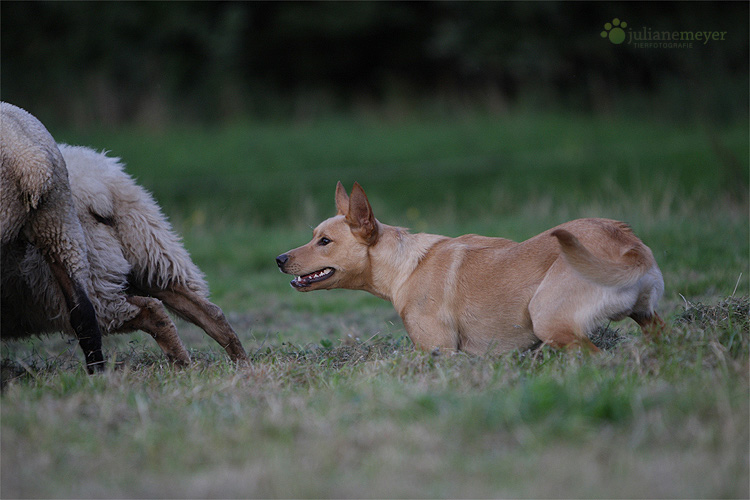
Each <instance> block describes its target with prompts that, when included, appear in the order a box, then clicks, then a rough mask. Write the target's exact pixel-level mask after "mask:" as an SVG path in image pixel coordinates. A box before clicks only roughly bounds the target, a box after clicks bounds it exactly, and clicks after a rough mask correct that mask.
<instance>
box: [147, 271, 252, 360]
mask: <svg viewBox="0 0 750 500" xmlns="http://www.w3.org/2000/svg"><path fill="white" fill-rule="evenodd" d="M150 293H151V294H152V295H153V296H154V297H158V298H159V299H160V300H161V301H162V302H164V305H166V306H167V307H168V308H170V309H171V310H173V311H174V312H175V313H177V314H178V315H179V316H180V317H182V318H184V319H186V320H188V321H190V322H191V323H193V324H196V325H198V326H199V327H201V328H202V329H203V330H204V331H205V332H206V333H207V334H208V335H209V336H210V337H211V338H213V339H214V340H215V341H216V342H218V343H219V345H221V346H222V347H223V348H224V349H225V350H226V351H227V354H229V358H230V359H231V360H232V361H234V362H237V363H239V362H247V360H248V359H247V353H246V352H245V349H244V348H243V347H242V343H240V339H239V338H237V334H236V333H235V332H234V329H233V328H232V326H231V325H230V324H229V322H228V321H227V320H226V318H225V317H224V313H223V312H222V310H221V308H220V307H219V306H217V305H215V304H213V303H211V302H210V301H208V300H207V299H205V298H203V297H201V296H200V295H198V294H196V293H195V292H193V291H192V290H190V289H188V288H187V287H185V286H182V285H175V286H173V287H172V288H171V289H169V290H150Z"/></svg>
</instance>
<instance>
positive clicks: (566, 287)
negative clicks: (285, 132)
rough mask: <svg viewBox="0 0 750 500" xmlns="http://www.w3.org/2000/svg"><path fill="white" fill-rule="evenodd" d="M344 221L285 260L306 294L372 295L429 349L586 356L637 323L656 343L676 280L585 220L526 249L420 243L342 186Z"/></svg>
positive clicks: (612, 228)
mask: <svg viewBox="0 0 750 500" xmlns="http://www.w3.org/2000/svg"><path fill="white" fill-rule="evenodd" d="M336 207H337V209H338V214H337V215H336V216H335V217H331V218H330V219H327V220H325V221H323V222H322V223H321V224H320V225H319V226H318V227H316V228H315V230H314V231H313V239H312V241H311V242H310V243H308V244H307V245H304V246H301V247H299V248H296V249H294V250H291V251H289V252H287V253H285V254H282V255H280V256H279V257H277V258H276V263H277V264H278V266H279V268H280V269H281V271H282V272H284V273H287V274H294V275H297V277H296V278H295V279H294V280H292V282H291V285H292V287H294V288H295V289H297V290H300V291H311V290H322V289H333V288H347V289H353V290H366V291H368V292H370V293H372V294H374V295H376V296H378V297H382V298H384V299H386V300H389V301H391V302H392V303H393V305H394V307H395V308H396V310H397V311H398V313H399V314H400V315H401V318H402V319H403V321H404V325H405V326H406V330H407V332H408V333H409V337H411V340H412V341H413V342H414V344H415V345H416V346H418V347H420V348H422V349H425V350H431V349H434V348H440V349H447V350H463V351H466V352H469V353H473V354H484V353H488V352H502V351H508V350H512V349H525V348H528V347H531V346H533V345H534V344H535V343H537V342H538V341H539V340H541V341H542V342H544V343H546V344H549V345H552V346H554V347H564V346H571V345H577V346H585V347H588V348H590V349H591V350H594V351H598V349H597V348H596V346H594V344H593V343H591V341H590V340H589V339H588V337H587V334H588V333H589V332H591V330H592V329H593V328H595V327H596V326H598V325H599V324H601V323H602V322H604V321H606V320H619V319H623V318H625V317H628V316H629V317H631V318H633V319H634V320H635V321H636V322H637V323H638V324H639V325H640V326H641V328H642V329H643V331H644V332H645V333H650V334H657V333H658V332H659V330H660V329H661V327H662V325H663V323H662V321H661V319H660V318H659V316H658V315H657V314H656V313H655V312H654V308H655V306H656V304H657V302H658V301H659V298H660V297H661V295H662V293H663V291H664V281H663V279H662V275H661V272H660V271H659V268H658V266H657V265H656V261H655V260H654V256H653V254H652V253H651V250H650V249H649V248H648V247H647V246H646V245H644V244H643V243H642V242H641V241H640V240H639V239H638V238H637V237H636V236H635V235H634V234H633V232H632V231H631V230H630V228H629V227H628V226H627V225H626V224H624V223H622V222H617V221H613V220H608V219H579V220H574V221H570V222H566V223H564V224H561V225H559V226H557V227H556V228H553V229H550V230H547V231H545V232H543V233H541V234H539V235H537V236H534V237H533V238H531V239H528V240H526V241H524V242H523V243H516V242H513V241H510V240H506V239H503V238H489V237H485V236H478V235H475V234H467V235H464V236H460V237H458V238H449V237H446V236H439V235H433V234H410V233H409V232H408V230H406V229H404V228H400V227H394V226H388V225H386V224H383V223H381V222H380V221H378V220H377V219H376V218H375V216H374V215H373V212H372V208H371V207H370V203H369V201H368V200H367V195H365V192H364V190H363V189H362V187H361V186H360V185H359V184H357V183H355V184H354V188H353V190H352V194H351V198H350V197H349V196H348V195H347V194H346V190H345V189H344V187H343V186H342V185H341V183H340V182H339V183H338V185H337V186H336Z"/></svg>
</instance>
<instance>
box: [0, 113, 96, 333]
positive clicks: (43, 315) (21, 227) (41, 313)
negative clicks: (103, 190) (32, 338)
mask: <svg viewBox="0 0 750 500" xmlns="http://www.w3.org/2000/svg"><path fill="white" fill-rule="evenodd" d="M0 117H1V120H0V162H1V165H2V168H0V198H1V200H0V221H2V228H1V229H2V230H1V231H0V232H1V233H2V238H0V240H1V243H2V296H3V326H4V327H5V326H8V325H11V326H13V328H7V329H6V328H3V334H4V335H10V336H19V335H20V336H23V335H25V334H27V333H28V332H29V331H31V332H36V331H37V330H38V329H39V328H40V327H41V326H44V324H46V323H48V320H47V318H49V317H50V314H52V316H53V317H54V320H55V321H56V322H57V324H58V325H60V326H61V327H60V328H58V329H60V330H65V331H67V332H69V333H71V334H72V333H73V329H72V327H71V325H70V323H69V321H68V316H69V311H68V309H67V307H66V305H65V300H64V298H63V296H62V295H61V292H60V289H59V287H58V286H57V285H55V284H54V283H55V281H56V280H55V279H54V278H53V276H52V272H51V271H50V269H49V266H48V265H47V263H46V262H45V259H44V255H45V254H47V255H49V257H50V258H52V259H54V260H56V261H57V262H59V263H60V264H61V265H62V266H63V267H64V269H65V272H66V273H67V275H68V277H69V278H70V279H72V280H73V281H74V282H75V283H76V285H77V286H80V287H82V288H87V283H88V282H89V274H90V273H89V265H88V259H87V257H86V255H87V249H86V244H85V239H84V235H83V231H82V228H81V225H80V223H79V221H78V218H77V216H76V210H75V207H74V205H73V201H72V197H71V191H70V186H69V184H68V174H67V170H66V168H65V162H64V160H63V158H62V155H61V153H60V151H59V149H58V148H57V144H56V143H55V140H54V139H53V138H52V136H51V135H50V133H49V132H48V131H47V129H45V128H44V125H42V124H41V123H40V122H39V120H37V119H36V118H34V117H33V116H32V115H31V114H29V113H28V112H26V111H24V110H22V109H21V108H18V107H16V106H13V105H11V104H8V103H0ZM31 254H33V258H32V259H28V258H27V257H29V256H30V255H31ZM25 275H28V276H25ZM26 278H29V279H28V280H27V279H26ZM40 285H43V286H40ZM83 292H84V293H86V292H87V290H83ZM32 296H33V301H34V302H35V303H36V304H37V306H38V308H37V309H34V308H33V307H29V308H28V309H26V308H25V306H26V305H29V306H30V305H31V301H32ZM14 304H15V305H17V306H24V307H14ZM6 305H9V307H6ZM45 305H48V306H51V309H50V308H45V307H44V306H45ZM19 311H23V312H24V314H23V315H21V313H20V312H19ZM11 316H13V319H10V318H11ZM37 323H39V324H37Z"/></svg>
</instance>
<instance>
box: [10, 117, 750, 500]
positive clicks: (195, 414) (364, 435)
mask: <svg viewBox="0 0 750 500" xmlns="http://www.w3.org/2000/svg"><path fill="white" fill-rule="evenodd" d="M52 132H53V134H55V135H56V137H58V138H59V139H60V140H63V141H66V142H70V143H74V144H85V145H89V146H92V147H95V148H99V149H107V150H109V151H111V152H112V154H113V155H116V156H121V157H122V158H123V160H124V161H125V162H126V163H127V164H128V170H129V171H130V172H131V173H132V174H133V175H135V176H136V177H137V178H138V179H139V181H140V182H141V183H142V184H143V185H145V186H146V187H148V188H149V189H150V190H151V191H152V192H153V193H154V194H155V196H156V198H157V199H158V200H159V201H160V203H161V204H162V205H163V207H164V211H165V212H166V213H167V214H168V215H169V216H170V219H171V220H172V222H173V223H174V225H175V227H176V229H177V230H178V231H179V232H180V233H181V234H182V235H183V237H184V240H185V245H186V247H187V248H188V249H189V250H190V252H191V254H192V256H193V257H194V259H195V261H196V263H197V264H198V265H199V266H200V267H201V268H202V269H203V270H204V271H205V272H206V275H207V277H208V280H209V283H210V285H211V289H212V294H213V298H214V301H215V302H216V303H217V304H219V305H220V306H221V307H222V308H223V309H224V310H225V312H226V313H227V315H228V317H229V320H230V322H232V323H233V325H234V327H235V329H236V330H237V333H238V335H239V336H240V338H241V340H242V341H243V344H244V345H245V348H246V349H247V351H248V353H250V354H251V356H252V360H253V361H252V364H251V366H249V367H240V368H238V367H235V366H233V365H231V364H230V363H229V362H228V361H227V360H226V358H225V356H224V354H223V351H222V350H221V349H220V348H219V347H218V346H217V345H215V344H214V343H213V342H212V341H211V340H210V339H209V338H208V337H207V336H205V335H204V334H203V333H202V332H201V331H200V330H198V329H197V328H195V327H193V326H192V325H188V324H185V323H182V322H179V323H178V328H179V329H180V333H181V336H182V338H183V340H184V342H185V344H186V345H187V346H188V348H190V350H191V355H192V356H193V359H194V360H195V363H194V365H193V366H191V367H190V368H187V369H182V370H177V369H173V368H171V367H170V366H168V365H167V364H166V363H165V361H164V359H163V357H162V356H161V354H160V352H159V351H158V348H157V347H156V345H155V343H154V342H153V341H152V340H151V339H150V338H149V337H148V336H147V335H145V334H141V333H135V334H132V335H124V336H116V337H108V338H106V339H105V348H106V351H107V355H108V357H109V359H110V362H111V366H110V369H109V370H108V371H107V372H106V373H105V374H103V375H97V376H91V377H90V376H87V375H86V374H85V371H84V370H83V368H82V367H81V359H82V356H81V354H80V353H79V349H78V347H77V345H76V344H75V342H71V341H70V340H68V339H63V338H61V337H59V336H56V335H54V336H50V337H47V338H42V339H32V340H29V341H25V342H15V343H4V344H3V346H2V358H3V361H2V368H3V373H2V377H3V383H2V395H1V396H0V403H1V407H0V412H1V413H0V416H1V418H2V420H1V425H2V428H1V431H2V433H1V436H0V437H1V439H2V456H1V459H2V462H1V465H2V469H1V472H2V477H1V482H0V497H2V498H13V497H75V498H86V497H174V498H180V497H220V498H222V497H223V498H231V497H450V498H455V497H536V498H539V497H652V498H653V497H737V498H747V497H748V496H750V491H749V490H748V489H749V488H748V482H749V481H750V478H749V477H748V467H749V464H748V446H749V444H750V433H749V430H748V422H749V420H750V411H749V405H750V400H749V392H750V384H749V380H748V369H749V368H750V366H749V357H750V355H749V346H750V332H749V329H750V325H749V322H748V295H749V290H748V283H749V280H748V277H749V273H748V255H749V253H750V248H749V239H750V236H749V234H748V232H749V231H748V192H747V191H748V156H749V155H748V139H747V138H748V125H747V123H741V124H729V125H722V126H717V125H708V124H706V123H695V124H693V123H680V124H675V123H654V122H643V121H637V120H633V119H612V118H609V119H605V118H591V117H582V116H566V115H555V114H550V115H543V116H539V115H527V114H522V115H517V116H508V117H500V118H498V117H478V116H467V117H463V118H460V119H457V120H453V121H442V120H429V119H423V120H414V121H400V122H381V121H376V120H373V121H368V120H355V119H345V118H337V119H331V120H327V121H321V122H316V123H307V124H294V125H289V124H242V123H240V124H233V125H231V126H226V127H223V128H219V129H192V128H183V129H172V130H169V131H166V132H159V133H155V132H148V131H142V130H116V131H107V130H98V131H89V132H85V131H84V132H82V131H77V132H76V131H52ZM338 180H341V181H342V182H344V183H345V184H346V185H347V187H350V186H351V184H352V183H353V182H354V181H355V180H357V181H359V182H360V183H361V184H362V185H363V186H364V187H365V189H366V190H367V192H368V195H369V197H370V201H371V202H372V205H373V209H374V211H375V213H376V215H377V216H378V217H379V218H380V219H381V220H383V221H384V222H386V223H390V224H396V225H402V226H408V227H411V228H412V229H413V230H415V231H427V232H435V233H442V234H448V235H453V236H455V235H459V234H463V233H467V232H477V233H481V234H486V235H494V236H504V237H508V238H512V239H516V240H522V239H525V238H528V237H530V236H533V235H534V234H536V233H538V232H540V231H542V230H544V229H547V228H549V227H551V226H553V225H555V224H558V223H560V222H563V221H565V220H568V219H572V218H576V217H584V216H602V217H611V218H616V219H621V220H625V221H627V222H629V223H630V224H631V225H632V226H633V228H634V230H635V231H636V234H638V235H639V236H640V237H641V238H642V239H643V240H644V241H645V242H646V244H648V245H649V246H650V247H651V248H652V249H653V251H654V254H655V256H656V258H657V261H658V262H659V264H660V266H661V269H662V271H663V273H664V278H665V282H666V291H665V296H664V299H663V301H662V306H661V308H660V312H661V314H662V317H663V318H665V320H667V322H668V323H669V324H670V326H671V331H670V332H669V333H668V334H667V335H665V336H664V337H663V339H662V340H660V341H658V342H648V341H646V340H645V339H644V338H643V337H642V336H641V335H640V333H638V331H637V327H635V325H634V324H632V323H630V322H627V321H625V322H621V323H617V324H610V325H603V326H604V327H606V328H605V329H602V330H601V331H600V332H599V337H598V338H597V339H596V341H597V342H600V343H601V345H604V346H606V347H607V349H606V350H605V352H603V353H602V354H600V355H596V356H588V355H583V354H580V353H563V352H558V351H553V350H550V349H547V348H545V349H543V350H541V351H540V352H527V353H509V354H506V355H502V356H494V357H472V356H466V355H458V356H452V357H446V356H433V355H431V354H429V353H422V352H418V351H415V350H414V349H413V348H412V346H411V343H410V341H409V340H408V337H406V336H405V331H404V328H403V325H402V324H401V322H400V319H399V318H398V316H397V315H396V313H395V312H394V311H393V309H392V307H391V306H390V305H389V304H387V303H385V302H383V301H381V300H379V299H376V298H374V297H371V296H369V295H367V294H365V293H364V292H350V291H332V292H317V293H312V294H300V293H296V292H294V291H293V290H292V289H291V288H290V287H289V285H288V281H289V277H287V276H282V275H281V274H279V272H278V270H277V269H276V267H275V263H274V257H275V256H276V255H278V254H279V253H281V252H283V251H285V250H288V249H290V248H292V247H295V246H298V245H300V244H303V243H305V242H307V241H308V239H309V236H310V228H311V226H314V225H316V224H317V223H318V222H319V221H320V220H322V219H323V218H325V217H328V216H330V215H332V214H333V212H334V203H333V193H334V188H335V183H336V181H338Z"/></svg>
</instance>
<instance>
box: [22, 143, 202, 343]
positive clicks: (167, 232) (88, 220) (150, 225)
mask: <svg viewBox="0 0 750 500" xmlns="http://www.w3.org/2000/svg"><path fill="white" fill-rule="evenodd" d="M59 148H60V152H61V153H62V155H63V157H64V159H65V162H66V164H67V165H68V174H69V176H70V185H71V190H72V194H73V200H74V204H75V207H76V211H77V213H78V218H79V219H80V222H81V225H82V227H83V233H84V235H85V240H86V244H87V246H88V260H89V265H90V268H91V273H90V276H91V278H90V280H89V283H88V287H89V290H90V297H91V301H92V303H93V305H94V308H95V310H96V313H97V317H98V319H99V324H100V326H101V328H102V331H103V333H115V332H120V331H123V330H121V329H120V328H121V327H123V325H124V323H126V322H127V321H129V320H131V319H132V318H133V317H135V316H136V315H137V314H138V312H139V310H140V309H139V308H138V307H136V306H134V305H133V304H131V303H129V302H128V301H127V295H126V290H127V288H128V286H130V285H133V286H135V287H140V288H144V289H149V288H160V289H165V288H168V287H169V286H170V284H181V285H185V286H187V287H188V288H189V289H191V290H193V291H195V292H196V293H198V294H199V295H200V296H202V297H204V298H205V297H207V296H208V286H207V285H206V282H205V279H204V277H203V274H202V273H201V271H200V270H199V269H198V267H197V266H196V265H195V264H194V263H193V262H192V260H191V259H190V256H189V254H188V252H187V251H186V250H185V248H184V247H183V246H182V243H181V241H180V238H179V237H178V236H177V235H176V234H175V233H174V232H173V231H172V228H171V226H170V224H169V222H167V220H166V218H165V217H164V215H163V214H162V212H161V209H160V208H159V206H158V205H157V203H156V202H155V201H154V199H153V197H152V196H151V195H150V194H149V193H148V192H147V191H146V190H145V189H143V188H142V187H141V186H139V185H137V184H136V183H135V181H134V180H133V179H132V178H131V177H130V176H129V175H128V174H127V173H125V171H124V169H123V165H122V163H121V162H120V160H119V158H113V157H109V156H107V155H106V154H105V153H103V152H102V153H99V152H96V151H93V150H91V149H89V148H85V147H80V146H69V145H65V144H60V145H59ZM41 259H42V256H41V255H40V254H39V252H37V251H35V249H34V248H32V247H28V248H27V254H26V256H25V258H24V263H23V265H22V274H23V275H24V276H25V277H26V279H27V285H28V286H29V287H30V288H31V290H34V289H36V286H37V285H39V284H41V283H43V282H45V280H49V279H51V276H40V273H39V272H32V271H33V270H37V271H38V270H40V269H44V273H41V274H48V273H49V272H48V270H46V267H45V266H40V264H41ZM34 281H38V282H39V283H34ZM35 302H36V303H37V304H39V303H44V302H43V298H41V297H36V300H35ZM54 306H55V307H54V309H53V312H52V314H51V315H50V314H46V315H45V317H46V318H48V324H47V325H44V326H46V328H44V329H43V331H57V330H68V328H66V327H65V326H66V325H65V324H64V321H63V319H62V318H64V316H65V315H64V314H62V313H63V312H64V309H63V304H62V303H61V301H60V300H59V299H58V300H57V301H56V304H54ZM34 333H37V332H34Z"/></svg>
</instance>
